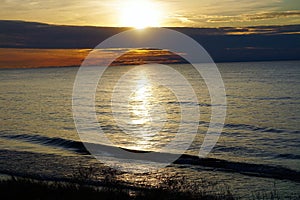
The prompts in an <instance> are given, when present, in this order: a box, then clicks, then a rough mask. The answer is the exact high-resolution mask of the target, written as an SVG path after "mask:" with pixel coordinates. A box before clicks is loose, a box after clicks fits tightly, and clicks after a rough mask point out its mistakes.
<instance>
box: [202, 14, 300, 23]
mask: <svg viewBox="0 0 300 200" xmlns="http://www.w3.org/2000/svg"><path fill="white" fill-rule="evenodd" d="M289 17H300V11H281V12H280V11H277V12H261V13H255V14H244V15H238V16H206V17H205V18H207V19H208V20H207V22H218V23H220V22H248V21H259V20H269V19H279V18H289Z"/></svg>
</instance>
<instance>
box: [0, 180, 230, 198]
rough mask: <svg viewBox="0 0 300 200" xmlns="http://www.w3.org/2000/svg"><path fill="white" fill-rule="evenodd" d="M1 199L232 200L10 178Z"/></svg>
mask: <svg viewBox="0 0 300 200" xmlns="http://www.w3.org/2000/svg"><path fill="white" fill-rule="evenodd" d="M0 196H1V199H32V200H34V199H49V200H50V199H72V200H76V199H118V200H119V199H125V200H126V199H143V200H144V199H145V200H147V199H149V200H150V199H157V200H158V199H174V200H176V199H204V200H205V199H211V200H218V199H220V200H221V199H224V200H229V199H234V197H233V196H232V195H231V193H230V192H229V191H224V192H221V193H219V194H210V193H205V192H188V191H185V192H184V191H178V190H170V189H169V190H168V189H165V188H151V189H145V188H144V189H141V188H139V189H138V188H137V189H128V188H122V187H120V186H119V185H116V186H110V187H108V186H101V187H95V186H90V185H84V184H76V183H67V182H53V181H51V182H49V181H40V180H33V179H27V178H16V177H12V178H10V179H8V180H2V181H0Z"/></svg>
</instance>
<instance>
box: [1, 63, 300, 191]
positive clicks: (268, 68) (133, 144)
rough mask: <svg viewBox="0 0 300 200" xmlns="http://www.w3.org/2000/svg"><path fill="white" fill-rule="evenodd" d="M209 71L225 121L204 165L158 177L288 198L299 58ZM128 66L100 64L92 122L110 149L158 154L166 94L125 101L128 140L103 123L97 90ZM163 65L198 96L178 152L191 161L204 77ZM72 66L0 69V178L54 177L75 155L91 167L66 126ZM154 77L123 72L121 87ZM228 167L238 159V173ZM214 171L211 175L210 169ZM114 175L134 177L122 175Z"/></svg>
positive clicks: (172, 129)
mask: <svg viewBox="0 0 300 200" xmlns="http://www.w3.org/2000/svg"><path fill="white" fill-rule="evenodd" d="M217 66H218V68H219V70H220V72H221V75H222V78H223V81H224V84H225V89H226V95H227V117H226V122H225V124H224V129H223V132H222V135H221V137H220V138H219V141H218V143H217V144H216V146H215V147H214V149H213V150H212V152H211V153H210V154H209V156H208V157H209V158H213V160H212V161H208V160H204V161H201V162H204V164H199V163H198V164H197V163H196V161H195V163H196V164H195V163H194V164H192V163H189V162H188V161H186V160H185V161H182V160H181V161H182V162H179V163H180V164H179V163H178V164H173V165H172V166H171V167H167V168H165V169H161V170H160V171H161V172H163V173H176V174H178V176H186V177H187V178H188V179H189V180H191V181H198V180H200V179H208V180H210V181H216V182H221V183H224V184H226V185H229V186H230V187H231V188H232V190H233V192H234V193H236V194H238V195H241V196H243V197H247V196H248V195H249V194H250V193H251V192H254V191H261V190H269V189H271V188H272V187H273V185H274V182H275V183H276V185H277V186H276V187H277V189H278V190H279V191H280V192H282V193H283V194H293V193H297V192H298V191H299V190H300V183H299V182H300V181H299V180H300V179H299V176H300V175H299V174H300V172H299V171H300V149H299V146H300V137H299V134H300V123H299V121H300V116H299V112H300V90H299V88H300V62H299V61H290V62H287V61H286V62H252V63H220V64H217ZM130 67H131V66H126V67H112V68H109V70H108V71H107V72H106V73H105V74H104V77H103V79H102V80H101V82H100V83H99V85H98V89H97V94H96V98H95V99H96V113H97V117H98V120H99V123H100V124H101V126H102V128H103V129H104V130H105V134H106V135H107V137H108V138H109V139H110V140H111V141H112V142H113V143H114V144H115V145H116V146H120V147H123V148H128V149H135V150H140V151H158V152H159V150H160V148H161V147H162V146H164V145H165V144H167V143H168V142H169V141H170V140H172V138H173V137H174V135H175V134H176V131H177V129H178V127H177V126H178V123H180V115H179V114H178V113H179V112H180V109H179V105H178V104H177V102H176V98H175V96H174V94H172V92H170V91H168V90H166V89H165V88H160V87H156V86H155V87H148V86H147V87H143V88H142V90H138V91H137V92H136V93H135V94H134V95H133V96H132V98H133V100H132V102H129V104H130V106H131V107H130V109H131V110H130V112H132V121H133V122H134V123H132V124H131V126H130V130H131V132H132V133H133V134H132V135H128V134H124V132H123V131H121V130H120V129H119V128H118V127H117V126H114V123H113V121H112V120H113V116H112V115H111V110H110V105H111V101H110V96H109V94H108V92H107V91H110V90H111V89H112V88H113V86H114V84H115V83H116V81H117V80H118V78H119V75H118V74H122V73H124V72H126V71H127V70H128V69H130ZM173 67H174V69H180V72H181V73H182V74H184V75H185V76H186V77H188V81H189V82H190V83H191V84H192V85H193V86H194V89H195V93H196V94H197V97H198V99H199V102H197V103H195V104H191V105H194V106H199V108H200V115H201V116H200V119H199V126H198V135H197V137H196V139H195V140H194V143H193V144H192V145H191V147H190V148H189V150H188V151H187V152H186V154H188V155H198V152H199V148H200V145H201V143H202V141H203V137H204V134H205V133H206V131H207V127H208V124H209V120H210V112H211V110H210V109H211V105H210V98H209V93H208V91H207V88H206V86H205V83H204V81H203V80H202V79H201V78H200V79H199V77H198V76H197V75H195V73H194V72H193V71H192V70H191V69H190V68H189V67H186V66H185V65H174V66H173ZM77 70H78V68H75V67H72V68H45V69H9V70H0V72H1V73H0V81H1V86H0V94H1V95H0V110H1V121H0V124H1V126H0V157H1V165H0V170H1V171H2V172H10V173H32V174H34V173H37V172H38V173H39V175H45V176H54V177H55V176H60V177H63V176H68V174H70V173H71V172H70V169H71V168H72V167H74V166H75V165H78V164H79V163H81V161H82V159H83V160H85V159H88V160H89V162H91V163H97V161H96V160H94V159H92V158H91V157H89V155H87V154H86V153H87V152H85V151H84V148H83V146H82V145H81V143H80V142H79V141H80V139H79V136H78V134H77V132H76V129H75V125H74V121H73V114H72V91H73V83H74V80H75V76H76V73H77ZM156 73H159V72H157V71H153V70H151V69H147V68H143V69H141V71H140V72H139V73H138V74H132V75H131V77H130V78H129V79H128V80H127V81H128V83H127V84H128V85H130V84H137V83H141V81H142V83H145V80H146V77H147V75H153V76H155V75H156ZM162 97H163V98H162ZM187 103H193V102H187ZM158 104H160V105H163V107H164V108H165V111H164V112H162V110H161V109H156V106H157V105H158ZM155 109H156V110H155ZM149 110H152V111H153V112H154V111H156V114H158V115H159V116H167V117H166V118H167V121H166V123H165V125H164V127H163V128H162V129H161V131H160V132H155V133H153V131H152V130H158V129H160V126H161V124H160V121H159V120H157V121H155V120H149V116H150V115H151V112H149ZM160 112H161V113H160ZM121 117H122V115H121ZM124 119H125V118H124ZM159 119H160V118H159ZM141 126H142V127H143V128H144V129H143V130H146V131H144V132H143V133H141V132H139V131H138V130H139V128H141ZM186 134H189V133H188V132H187V133H186ZM172 153H176V152H172ZM189 159H192V160H193V159H194V157H189ZM183 160H184V159H183ZM201 162H200V163H201ZM205 162H211V163H213V164H210V165H206V164H205ZM236 162H239V163H240V165H239V166H238V167H236V164H235V163H236ZM224 163H225V164H224ZM118 164H120V163H116V165H118ZM250 164H253V165H250ZM218 165H219V168H220V169H218V170H216V169H217V168H218ZM20 166H22V167H20ZM125 167H126V166H125ZM127 167H132V165H128V166H127ZM229 171H230V172H229ZM268 173H269V174H268ZM251 174H254V175H255V176H251ZM285 174H286V176H287V177H285ZM150 177H151V176H150ZM153 177H155V175H153ZM267 177H274V178H267ZM291 177H293V178H291ZM122 178H123V179H126V180H128V181H134V177H131V176H130V175H128V174H127V175H124V174H123V177H122ZM150 179H151V178H149V180H150Z"/></svg>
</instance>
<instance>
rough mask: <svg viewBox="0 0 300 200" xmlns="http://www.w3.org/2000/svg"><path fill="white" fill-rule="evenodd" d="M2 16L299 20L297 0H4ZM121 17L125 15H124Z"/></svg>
mask: <svg viewBox="0 0 300 200" xmlns="http://www.w3.org/2000/svg"><path fill="white" fill-rule="evenodd" d="M0 9H1V12H0V19H1V20H24V21H36V22H44V23H50V24H64V25H94V26H110V27H112V26H113V27H114V26H117V27H119V26H137V27H138V26H140V25H141V23H144V24H145V25H146V26H147V25H149V26H151V25H155V26H165V27H170V26H185V27H224V26H238V27H240V26H256V25H288V24H300V1H299V0H85V1H83V0H64V1H59V0H2V1H1V4H0ZM124 19H125V20H124Z"/></svg>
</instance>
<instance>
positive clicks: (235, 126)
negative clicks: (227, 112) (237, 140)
mask: <svg viewBox="0 0 300 200" xmlns="http://www.w3.org/2000/svg"><path fill="white" fill-rule="evenodd" d="M224 127H225V128H229V129H243V130H251V131H260V132H267V133H291V134H299V133H300V131H298V130H286V129H276V128H271V127H258V126H254V125H249V124H233V123H229V124H225V125H224Z"/></svg>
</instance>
